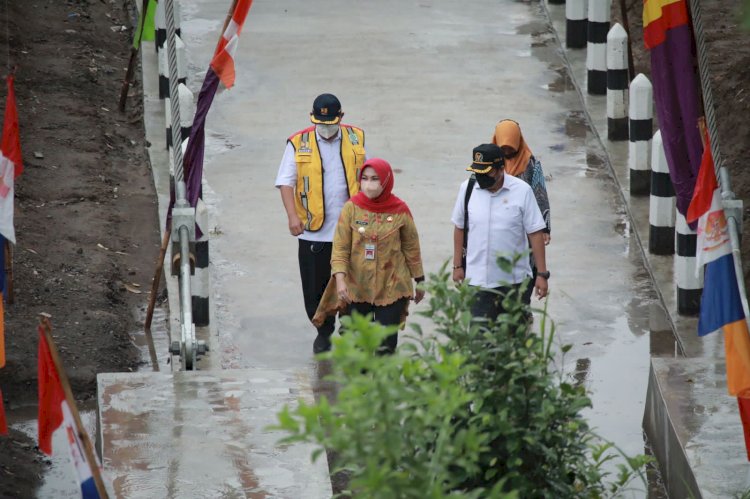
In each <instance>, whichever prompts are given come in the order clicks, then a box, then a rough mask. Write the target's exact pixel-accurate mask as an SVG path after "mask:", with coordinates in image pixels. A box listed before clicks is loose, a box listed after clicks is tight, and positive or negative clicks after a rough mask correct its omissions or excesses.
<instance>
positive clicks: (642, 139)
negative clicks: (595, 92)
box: [628, 73, 654, 196]
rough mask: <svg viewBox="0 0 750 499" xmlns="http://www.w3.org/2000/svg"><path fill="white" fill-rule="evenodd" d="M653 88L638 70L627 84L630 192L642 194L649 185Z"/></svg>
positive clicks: (645, 193)
mask: <svg viewBox="0 0 750 499" xmlns="http://www.w3.org/2000/svg"><path fill="white" fill-rule="evenodd" d="M653 96H654V90H653V87H652V86H651V82H650V81H649V80H648V78H646V76H645V75H644V74H643V73H639V74H638V76H636V77H635V78H634V79H633V81H632V83H631V84H630V112H629V113H628V114H629V130H628V132H629V136H630V144H629V147H628V167H629V169H630V194H631V195H632V196H645V195H648V194H649V189H650V186H651V169H650V167H649V148H650V146H651V137H652V134H653V133H654V132H653V121H654V100H653Z"/></svg>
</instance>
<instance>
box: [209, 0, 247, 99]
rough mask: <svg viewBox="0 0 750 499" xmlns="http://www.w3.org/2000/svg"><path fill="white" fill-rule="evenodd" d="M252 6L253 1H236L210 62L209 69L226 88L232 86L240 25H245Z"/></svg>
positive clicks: (240, 30)
mask: <svg viewBox="0 0 750 499" xmlns="http://www.w3.org/2000/svg"><path fill="white" fill-rule="evenodd" d="M252 4H253V0H237V4H236V5H235V7H234V12H233V13H232V19H230V20H229V23H228V24H227V28H226V29H225V30H224V34H223V35H222V36H221V39H220V40H219V44H218V45H217V46H216V52H215V53H214V58H213V59H212V60H211V68H212V69H213V70H214V71H215V72H216V74H217V75H219V79H220V80H221V82H222V83H223V84H224V86H225V87H227V88H232V85H234V53H235V52H236V51H237V43H238V42H239V39H240V32H242V25H243V24H245V18H246V17H247V12H248V11H249V10H250V6H251V5H252Z"/></svg>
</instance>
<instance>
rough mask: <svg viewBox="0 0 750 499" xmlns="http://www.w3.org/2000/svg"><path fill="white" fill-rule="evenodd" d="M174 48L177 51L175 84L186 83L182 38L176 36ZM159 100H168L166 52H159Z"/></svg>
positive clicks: (185, 64) (167, 60)
mask: <svg viewBox="0 0 750 499" xmlns="http://www.w3.org/2000/svg"><path fill="white" fill-rule="evenodd" d="M174 42H175V45H174V46H175V48H176V49H177V83H186V82H187V62H186V56H185V42H183V41H182V38H180V37H179V36H176V37H175V39H174ZM158 60H159V98H160V99H167V98H169V59H167V51H166V50H162V51H160V52H159V57H158Z"/></svg>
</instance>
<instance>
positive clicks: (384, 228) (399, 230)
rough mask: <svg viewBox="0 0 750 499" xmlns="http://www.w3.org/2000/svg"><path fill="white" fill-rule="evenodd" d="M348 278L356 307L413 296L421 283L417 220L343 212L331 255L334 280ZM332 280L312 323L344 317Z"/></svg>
mask: <svg viewBox="0 0 750 499" xmlns="http://www.w3.org/2000/svg"><path fill="white" fill-rule="evenodd" d="M339 272H343V273H345V274H346V283H347V287H348V288H349V296H350V297H351V299H352V301H353V302H358V303H371V304H374V305H377V306H383V305H390V304H391V303H393V302H395V301H396V300H398V299H400V298H406V297H412V296H414V285H413V279H414V278H415V277H422V276H423V275H424V271H423V270H422V256H421V252H420V249H419V237H418V235H417V228H416V226H415V225H414V219H413V218H412V217H411V215H410V214H408V213H399V214H394V215H391V214H388V213H373V212H371V211H367V210H364V209H362V208H360V207H358V206H356V205H355V204H354V203H352V202H351V201H349V202H347V203H346V204H345V205H344V208H343V209H342V210H341V216H340V217H339V221H338V225H337V226H336V234H335V236H334V238H333V251H332V254H331V274H332V275H335V274H337V273H339ZM342 308H343V304H341V303H338V295H337V293H336V280H335V278H333V277H332V278H331V280H330V282H329V283H328V286H327V287H326V290H325V293H324V294H323V297H322V298H321V301H320V306H319V307H318V310H317V312H316V314H315V318H314V319H313V322H316V320H320V322H321V323H322V321H323V320H325V317H326V316H328V315H332V314H334V313H336V311H340V310H342Z"/></svg>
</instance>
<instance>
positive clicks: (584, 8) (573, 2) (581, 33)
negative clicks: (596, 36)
mask: <svg viewBox="0 0 750 499" xmlns="http://www.w3.org/2000/svg"><path fill="white" fill-rule="evenodd" d="M587 21H588V0H568V1H567V2H566V3H565V46H566V47H567V48H569V49H582V48H585V47H586V29H587V27H586V25H587Z"/></svg>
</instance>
